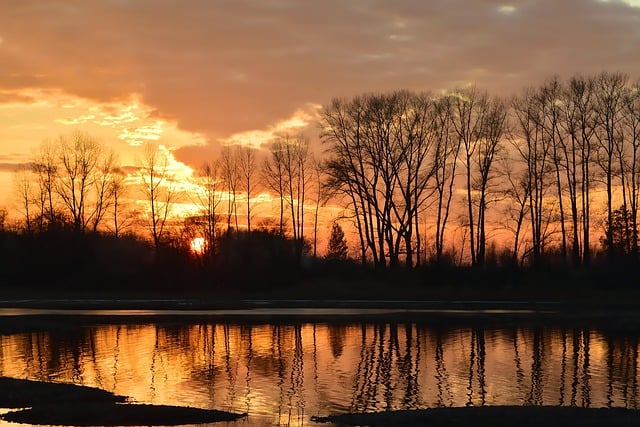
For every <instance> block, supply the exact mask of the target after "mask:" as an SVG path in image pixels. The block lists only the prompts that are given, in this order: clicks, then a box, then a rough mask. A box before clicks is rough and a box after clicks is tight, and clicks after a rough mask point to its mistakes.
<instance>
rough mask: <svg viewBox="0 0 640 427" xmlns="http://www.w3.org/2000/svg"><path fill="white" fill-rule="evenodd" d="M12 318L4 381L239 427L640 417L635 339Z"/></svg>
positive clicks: (502, 324)
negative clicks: (522, 411) (445, 415)
mask: <svg viewBox="0 0 640 427" xmlns="http://www.w3.org/2000/svg"><path fill="white" fill-rule="evenodd" d="M0 314H4V315H5V317H4V319H5V320H6V319H7V318H10V319H12V320H11V322H13V323H12V324H13V325H14V326H13V327H11V328H9V329H7V328H5V330H4V331H3V332H2V334H0V375H2V376H9V377H15V378H26V379H34V380H44V381H56V382H70V383H75V384H81V385H88V386H94V387H99V388H102V389H105V390H108V391H112V392H114V393H116V394H121V395H127V396H130V397H131V398H132V399H133V400H134V401H136V402H140V403H154V404H171V405H188V406H195V407H201V408H212V409H220V410H226V411H234V412H247V413H248V414H249V417H248V418H247V419H246V420H244V421H241V422H237V423H235V424H233V423H231V425H256V424H258V425H259V424H266V425H307V424H312V423H311V422H310V418H311V417H312V416H324V415H329V414H334V413H343V412H361V411H378V410H386V409H413V408H430V407H437V406H468V405H474V406H479V405H566V406H579V407H624V408H634V409H637V408H638V406H639V404H638V401H639V390H638V389H639V385H638V379H639V377H638V349H639V347H638V344H639V339H640V333H639V332H638V331H637V330H636V329H634V328H628V329H619V328H618V329H612V328H608V327H598V326H587V325H585V326H576V323H575V322H572V323H571V325H570V326H569V325H568V324H563V323H564V322H559V323H558V324H554V323H553V322H549V321H545V322H544V323H540V322H537V321H536V319H535V317H534V318H531V317H529V318H527V319H526V320H517V319H515V320H514V319H513V318H511V317H509V316H503V317H500V316H497V315H496V316H491V317H490V319H491V320H490V321H487V318H484V317H482V318H476V317H473V316H471V317H464V316H463V317H460V316H453V315H451V316H449V315H447V314H446V313H442V315H441V316H438V317H433V316H428V318H427V319H425V320H416V319H419V316H416V314H415V313H413V315H411V316H409V317H408V319H407V320H406V321H403V320H402V316H396V317H394V318H393V319H392V320H380V321H373V320H372V319H371V318H372V316H366V320H359V317H358V316H352V317H339V320H336V318H335V317H334V316H332V313H331V312H329V313H319V314H318V316H317V318H315V319H314V320H313V321H305V320H298V321H293V320H287V319H282V318H278V317H274V318H273V319H270V318H269V317H268V316H262V317H246V318H243V317H242V316H236V317H233V318H232V319H231V320H224V316H217V317H213V318H206V317H203V313H198V316H172V317H170V318H166V317H159V316H154V315H153V313H147V312H136V313H135V314H136V317H126V316H119V317H118V316H110V317H101V318H99V320H97V319H96V318H93V317H88V316H87V318H86V319H83V316H76V317H73V318H66V317H64V316H60V315H59V316H49V317H46V318H43V317H38V316H35V315H34V314H39V315H42V314H43V313H30V316H23V315H21V314H24V313H23V312H10V313H9V312H5V313H0ZM7 314H9V315H10V316H9V317H7V316H6V315H7ZM49 314H51V313H49ZM58 314H60V313H58ZM99 314H101V315H104V314H106V313H99ZM120 314H123V313H120ZM124 314H126V312H125V313H124ZM334 314H335V313H334ZM358 314H360V313H358ZM369 314H371V313H369ZM373 314H375V312H373ZM373 317H375V316H373ZM323 318H324V319H325V320H322V319H323ZM450 318H451V320H450ZM34 319H40V320H38V321H34ZM382 319H384V316H383V317H382ZM434 319H435V320H434ZM503 319H504V320H503ZM0 425H7V426H9V425H14V426H15V424H11V423H4V424H0Z"/></svg>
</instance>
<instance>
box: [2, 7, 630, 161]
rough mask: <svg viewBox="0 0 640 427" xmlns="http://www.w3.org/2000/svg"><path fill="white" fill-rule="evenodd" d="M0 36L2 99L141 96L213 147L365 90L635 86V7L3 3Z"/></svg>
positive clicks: (495, 90) (505, 90) (510, 90)
mask: <svg viewBox="0 0 640 427" xmlns="http://www.w3.org/2000/svg"><path fill="white" fill-rule="evenodd" d="M0 37H1V38H2V43H1V44H0V58H2V67H0V81H2V82H3V84H4V85H6V86H7V88H16V87H33V86H40V87H61V88H64V89H65V90H67V91H69V92H71V93H74V94H78V95H80V96H85V97H89V98H94V99H99V100H113V99H118V98H125V97H127V96H128V95H129V94H130V93H131V92H137V93H140V94H141V95H142V97H143V100H144V101H145V102H146V103H148V104H149V105H151V106H152V107H154V108H155V109H156V110H157V111H158V112H159V113H160V114H162V115H164V116H166V117H171V118H174V119H176V120H177V121H178V123H179V125H180V127H182V128H183V129H186V130H193V131H198V132H202V133H204V134H205V135H207V136H208V137H209V139H210V140H212V141H213V140H216V139H218V138H224V137H227V136H229V135H230V134H232V133H235V132H241V131H245V130H251V129H261V128H265V127H267V126H269V125H270V124H272V123H274V122H276V121H278V120H282V119H285V118H287V117H288V116H290V115H291V114H292V112H294V111H295V110H296V109H298V108H300V107H301V106H303V105H305V104H307V103H319V104H322V103H326V102H327V101H329V100H330V99H331V98H332V97H334V96H350V95H352V94H355V93H359V92H365V91H384V90H393V89H399V88H409V89H417V90H424V89H433V90H438V89H444V88H448V87H452V86H455V85H460V84H465V83H467V82H474V83H476V84H478V85H479V86H482V87H484V88H486V89H488V90H490V91H491V92H493V93H497V94H511V93H514V92H515V91H518V90H520V89H521V88H523V87H525V86H527V85H533V84H538V83H539V82H541V81H542V80H544V79H545V78H547V77H549V76H551V75H554V74H558V75H560V76H568V75H571V74H573V73H576V72H581V73H583V74H590V73H596V72H599V71H601V70H603V69H607V70H619V71H624V72H629V73H631V74H632V77H633V78H636V77H638V76H637V75H636V74H635V73H637V70H638V69H639V65H640V56H639V55H638V54H637V48H638V46H640V8H634V7H630V6H628V5H627V4H625V3H624V2H621V1H609V2H603V1H600V0H562V1H557V0H521V1H512V2H508V1H492V0H481V1H478V0H431V1H423V0H405V1H399V2H390V1H387V0H350V1H343V0H326V1H322V2H319V1H315V2H304V1H299V0H217V1H215V0H190V1H180V0H135V1H133V0H131V1H128V0H110V1H107V0H104V1H97V0H96V1H90V2H88V1H86V0H75V1H74V0H66V1H46V2H43V1H39V0H23V1H6V0H5V1H2V13H1V14H0ZM191 151H192V152H193V153H192V154H193V155H196V154H197V153H200V154H202V152H203V151H207V150H206V149H202V148H198V149H196V148H194V149H193V150H191ZM181 152H183V153H188V152H189V150H183V151H181ZM185 156H186V154H185Z"/></svg>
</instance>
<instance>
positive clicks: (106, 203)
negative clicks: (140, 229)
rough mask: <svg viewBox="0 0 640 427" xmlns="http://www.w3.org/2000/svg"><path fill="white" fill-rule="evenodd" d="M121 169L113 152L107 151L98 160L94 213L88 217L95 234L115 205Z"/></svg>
mask: <svg viewBox="0 0 640 427" xmlns="http://www.w3.org/2000/svg"><path fill="white" fill-rule="evenodd" d="M119 168H120V167H119V164H118V158H117V156H116V154H115V153H114V152H113V151H111V150H109V151H105V152H104V153H103V155H102V156H101V158H100V159H99V160H98V164H97V169H96V175H97V176H96V178H95V183H94V185H95V189H94V194H95V203H94V206H93V211H92V212H91V213H90V215H89V216H88V219H89V220H90V222H91V223H92V228H93V231H94V232H96V231H97V230H98V227H99V226H100V224H101V223H102V220H103V219H104V217H105V215H106V214H107V212H108V211H109V209H110V208H111V207H112V206H113V204H114V203H115V197H116V191H117V189H116V186H117V185H118V180H119V179H120V176H119V175H120V173H119Z"/></svg>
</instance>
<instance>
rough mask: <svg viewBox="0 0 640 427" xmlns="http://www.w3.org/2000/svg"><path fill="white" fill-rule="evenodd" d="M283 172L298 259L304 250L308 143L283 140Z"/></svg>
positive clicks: (302, 138)
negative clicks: (284, 142)
mask: <svg viewBox="0 0 640 427" xmlns="http://www.w3.org/2000/svg"><path fill="white" fill-rule="evenodd" d="M285 141H286V144H285V145H284V147H283V148H284V171H285V183H286V193H287V196H286V199H285V200H286V202H287V204H288V206H289V210H290V212H291V226H292V231H293V240H294V242H296V250H297V254H298V257H301V256H302V251H303V249H304V214H305V201H306V192H307V185H308V182H307V180H308V178H309V177H308V172H309V171H308V167H309V143H308V142H307V140H306V139H305V138H304V137H302V136H298V137H295V138H285Z"/></svg>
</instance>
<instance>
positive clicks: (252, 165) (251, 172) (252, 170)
mask: <svg viewBox="0 0 640 427" xmlns="http://www.w3.org/2000/svg"><path fill="white" fill-rule="evenodd" d="M236 155H237V159H238V167H239V170H240V178H241V179H240V189H241V190H242V191H244V193H245V196H246V202H247V231H248V232H251V197H252V196H253V195H254V193H255V190H256V188H255V187H256V180H255V178H256V174H257V173H258V169H257V162H256V150H255V149H254V148H251V147H238V148H237V151H236Z"/></svg>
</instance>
